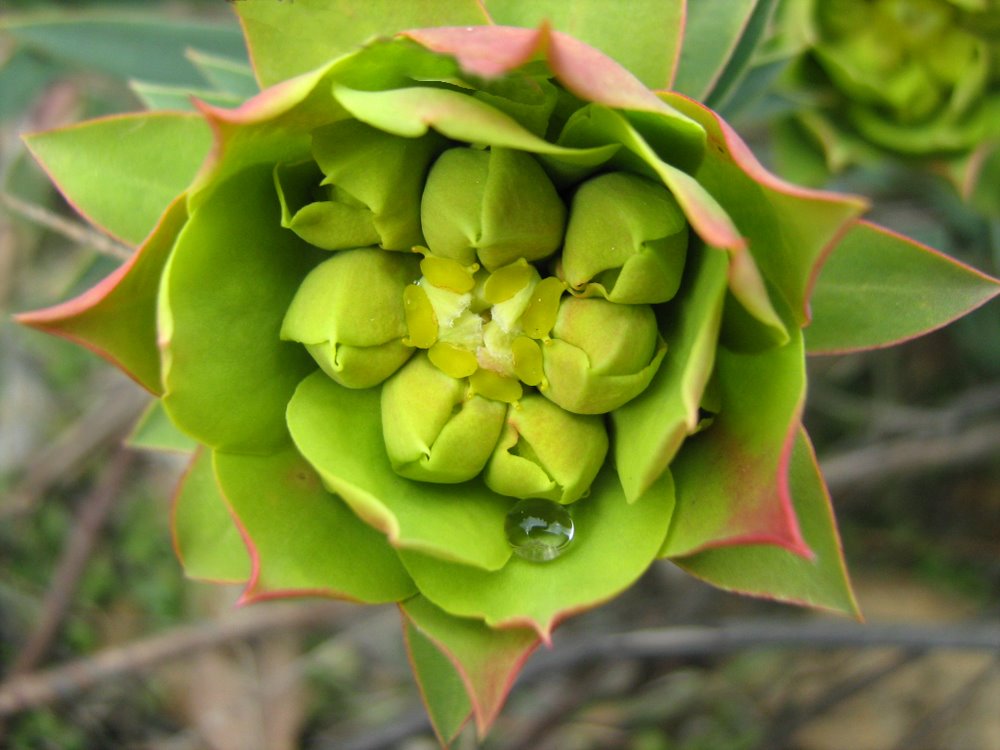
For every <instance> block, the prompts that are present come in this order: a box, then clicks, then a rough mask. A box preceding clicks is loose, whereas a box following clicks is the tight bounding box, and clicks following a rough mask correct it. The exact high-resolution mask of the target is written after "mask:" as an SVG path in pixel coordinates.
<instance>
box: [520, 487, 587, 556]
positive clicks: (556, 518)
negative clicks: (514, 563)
mask: <svg viewBox="0 0 1000 750" xmlns="http://www.w3.org/2000/svg"><path fill="white" fill-rule="evenodd" d="M504 530H505V531H506V532H507V541H508V542H510V546H511V547H513V548H514V553H515V554H517V555H519V556H520V557H523V558H524V559H525V560H530V561H531V562H546V561H548V560H554V559H555V558H557V557H559V555H561V554H562V553H563V552H564V551H565V550H566V547H567V546H568V545H569V543H570V542H571V541H572V540H573V518H572V516H570V514H569V511H567V510H566V508H565V507H564V506H562V505H559V504H558V503H553V502H551V501H550V500H541V499H538V498H528V499H527V500H522V501H521V502H519V503H518V504H517V505H515V506H514V507H513V508H512V509H511V511H510V512H509V513H508V514H507V521H506V523H505V525H504Z"/></svg>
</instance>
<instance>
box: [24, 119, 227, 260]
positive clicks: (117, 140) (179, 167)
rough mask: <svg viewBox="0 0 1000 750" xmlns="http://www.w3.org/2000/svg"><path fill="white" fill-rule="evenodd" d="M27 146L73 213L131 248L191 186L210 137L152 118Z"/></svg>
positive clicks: (197, 126)
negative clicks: (181, 193)
mask: <svg viewBox="0 0 1000 750" xmlns="http://www.w3.org/2000/svg"><path fill="white" fill-rule="evenodd" d="M25 142H26V143H27V144H28V148H29V149H30V150H31V152H32V154H34V156H35V158H36V159H38V161H39V162H40V163H41V165H42V167H43V168H44V169H45V171H46V172H48V174H49V176H50V177H51V178H52V181H53V182H55V183H56V185H57V186H58V187H59V189H60V190H61V191H62V193H63V195H65V196H66V200H68V201H69V202H70V203H71V204H72V205H73V206H74V208H76V210H77V211H79V212H80V213H81V214H83V215H84V216H85V217H87V219H88V220H89V221H90V222H92V223H93V224H95V225H97V226H98V227H101V228H103V229H105V230H106V231H107V232H109V233H110V234H112V235H114V236H115V237H118V238H120V239H122V240H124V241H125V242H127V243H129V244H132V245H134V244H138V243H139V242H141V241H142V240H143V239H144V238H145V237H146V235H147V234H149V232H150V230H151V229H152V228H153V226H154V225H155V224H156V220H157V219H158V218H159V217H160V214H162V213H163V210H164V209H165V208H166V207H167V205H168V204H169V203H170V202H171V201H172V200H173V199H174V198H176V197H177V195H178V194H180V192H181V191H183V190H184V189H185V188H187V186H188V185H189V184H190V182H191V180H192V179H193V178H194V176H195V173H196V172H197V171H198V167H199V166H200V165H201V163H202V161H203V160H204V158H205V156H206V154H208V150H209V146H210V145H211V131H210V129H209V127H208V125H207V123H206V122H205V121H204V120H203V119H202V118H200V117H197V116H195V115H186V114H178V113H169V112H157V113H147V114H131V115H114V116H112V117H105V118H102V119H99V120H90V121H88V122H84V123H81V124H79V125H72V126H70V127H68V128H62V129H59V130H49V131H46V132H44V133H36V134H34V135H29V136H27V137H26V138H25Z"/></svg>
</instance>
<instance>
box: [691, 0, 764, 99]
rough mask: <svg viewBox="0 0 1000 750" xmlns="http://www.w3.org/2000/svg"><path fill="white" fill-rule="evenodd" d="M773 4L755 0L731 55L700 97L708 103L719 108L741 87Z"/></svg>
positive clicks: (761, 37) (762, 36)
mask: <svg viewBox="0 0 1000 750" xmlns="http://www.w3.org/2000/svg"><path fill="white" fill-rule="evenodd" d="M703 1H704V0H702V2H703ZM776 5H777V0H757V2H756V4H755V5H754V8H753V12H752V13H751V15H750V18H749V19H747V22H746V26H745V27H744V29H743V34H742V36H740V39H739V42H738V43H737V44H736V48H735V49H734V50H733V54H732V56H731V57H730V58H729V61H728V62H727V63H726V66H725V67H724V68H723V69H722V71H721V72H720V73H719V76H718V78H717V79H716V81H715V85H714V86H712V89H711V91H709V92H707V94H706V97H705V99H704V100H703V101H704V102H705V104H707V105H708V106H709V107H712V108H714V109H719V107H720V105H721V104H722V103H724V102H725V101H726V100H727V99H728V98H729V97H730V96H731V95H732V94H734V92H736V91H737V90H739V89H742V88H743V84H745V82H746V78H747V75H748V72H749V71H748V68H749V66H750V63H751V61H752V60H753V58H754V55H755V53H756V52H757V48H758V46H759V45H760V44H761V42H762V41H763V40H764V36H765V33H766V32H767V30H768V25H769V23H770V21H771V16H772V15H773V13H774V8H775V6H776Z"/></svg>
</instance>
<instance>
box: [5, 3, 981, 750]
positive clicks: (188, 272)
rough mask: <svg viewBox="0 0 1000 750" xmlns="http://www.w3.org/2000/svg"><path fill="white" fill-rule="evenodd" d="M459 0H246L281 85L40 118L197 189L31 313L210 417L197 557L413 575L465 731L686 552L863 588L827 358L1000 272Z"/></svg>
mask: <svg viewBox="0 0 1000 750" xmlns="http://www.w3.org/2000/svg"><path fill="white" fill-rule="evenodd" d="M444 5H448V7H449V10H442V11H440V12H439V13H438V15H437V16H435V17H434V18H433V19H426V18H424V16H421V17H420V18H421V19H423V20H424V21H425V22H426V21H428V20H431V21H434V22H437V23H440V24H442V25H440V26H432V27H429V28H422V29H418V30H414V31H400V32H399V33H396V35H395V36H392V37H383V38H378V39H375V40H370V41H368V42H367V43H365V44H355V43H351V44H345V43H344V41H343V38H342V37H341V36H337V37H336V38H331V39H330V40H328V42H327V41H323V39H325V37H324V38H323V39H321V38H320V36H321V35H317V34H316V33H315V30H314V28H313V27H314V26H315V25H316V24H317V23H323V22H332V21H333V20H334V19H335V17H336V13H335V11H337V9H340V10H342V9H343V8H342V6H345V4H344V3H322V2H319V0H313V1H312V2H307V0H301V2H296V3H294V4H283V3H273V2H267V3H263V2H262V3H257V2H251V0H247V1H246V2H241V3H239V4H238V5H237V7H238V11H239V12H240V14H241V15H242V17H243V21H244V25H245V28H246V30H247V33H248V36H249V43H250V48H251V50H252V55H253V57H254V62H255V64H256V67H257V68H258V70H260V71H264V72H265V73H264V81H265V82H267V83H269V84H273V85H271V86H270V87H269V88H265V89H264V90H263V91H262V92H261V93H260V94H259V95H257V96H255V97H254V98H252V99H250V100H249V101H247V102H246V103H245V104H243V105H242V106H240V107H238V108H236V109H232V110H227V109H220V108H217V107H214V106H209V105H206V104H201V105H199V109H200V116H197V117H196V116H192V115H188V114H185V115H179V114H178V115H171V114H169V113H160V114H139V115H129V116H126V117H124V118H122V117H117V118H109V119H105V120H98V121H95V122H92V123H88V124H85V125H82V126H76V127H71V128H68V129H64V130H61V131H54V132H50V133H42V134H38V135H35V136H31V137H29V139H28V142H29V145H30V147H31V149H32V150H33V152H34V153H35V154H36V155H37V156H38V158H39V160H40V161H41V162H42V163H43V165H45V166H46V167H47V168H48V169H49V170H50V171H51V172H52V174H53V177H54V179H55V180H56V181H57V182H58V183H59V184H60V185H61V186H62V187H63V188H64V189H65V191H66V193H67V196H68V198H69V199H70V200H71V201H72V202H73V203H74V205H76V206H78V207H79V208H80V210H81V211H82V212H83V213H85V214H87V215H88V216H92V217H95V218H100V219H101V220H102V221H104V222H106V223H107V225H108V226H111V227H115V228H118V229H119V230H120V231H123V230H127V234H128V235H129V236H132V235H133V234H134V223H135V217H137V216H147V215H148V213H149V206H148V203H149V200H150V195H146V196H138V195H136V192H137V191H134V190H119V185H118V182H117V178H118V176H120V175H121V174H123V173H125V172H127V173H128V174H129V175H130V182H127V183H123V184H125V185H129V184H132V183H133V182H141V181H147V182H149V183H150V184H152V185H155V186H156V187H157V190H156V191H154V192H153V193H151V195H156V196H160V195H163V194H167V195H173V194H175V193H177V192H179V191H182V192H181V194H180V196H179V197H177V198H176V199H175V200H173V201H171V202H170V203H169V205H159V206H158V210H160V211H162V216H161V218H160V219H159V220H158V222H157V223H156V225H155V226H153V227H151V228H150V229H151V232H150V234H149V235H148V237H147V239H146V240H145V241H144V242H142V243H141V244H140V246H139V248H138V250H137V251H136V253H135V255H134V256H133V257H132V259H131V260H130V261H128V262H127V263H126V264H125V265H123V266H122V267H121V268H120V269H119V270H118V271H117V272H115V273H114V274H113V275H112V276H111V277H109V278H108V279H106V280H105V281H103V282H102V283H101V284H99V285H98V286H97V287H96V288H95V289H93V290H91V291H90V292H87V293H86V294H84V295H82V296H81V297H79V298H77V299H75V300H71V301H69V302H66V303H63V304H62V305H57V306H56V307H53V308H50V309H48V310H42V311H40V312H37V313H29V314H26V315H23V316H22V317H21V319H22V321H23V322H25V323H27V324H29V325H34V326H37V327H39V328H42V329H46V330H49V331H52V332H54V333H57V334H60V335H63V336H66V337H68V338H71V339H73V340H76V341H80V342H83V343H85V344H86V345H87V346H89V347H91V348H93V349H94V350H95V351H97V352H98V353H100V354H102V355H103V356H105V357H107V358H109V359H111V360H112V361H114V362H116V363H117V364H119V365H120V366H121V367H122V368H123V369H125V370H126V371H127V372H129V373H130V374H131V375H132V376H133V377H134V378H135V379H136V380H137V381H138V382H139V383H140V384H141V385H143V386H144V387H146V388H147V389H148V390H149V391H151V392H152V393H154V394H156V395H157V396H159V397H160V399H161V401H160V409H158V410H156V411H154V412H151V413H150V415H148V416H147V417H146V421H145V422H144V424H145V425H146V426H145V427H143V428H142V429H140V430H138V431H137V432H136V433H135V435H133V437H132V440H133V442H134V443H140V444H141V443H142V442H143V441H144V440H147V441H148V442H150V443H155V444H156V445H159V446H164V445H165V446H170V447H173V448H174V449H177V450H189V449H190V446H191V441H192V440H193V441H195V442H196V443H197V444H198V445H199V446H200V447H198V448H197V450H196V452H195V454H194V459H193V467H192V469H191V470H190V471H189V473H188V475H187V478H186V479H185V481H184V484H183V487H182V490H181V491H180V492H179V493H178V495H177V498H176V505H175V514H174V515H175V535H176V546H177V549H178V551H179V552H180V553H181V557H182V562H183V563H184V565H185V567H186V570H187V572H188V574H189V575H191V576H192V577H197V578H202V579H209V580H223V581H232V580H234V579H237V580H245V581H246V593H245V596H244V600H245V601H253V600H257V599H267V598H273V597H276V596H304V595H323V596H333V597H340V598H345V599H349V600H352V601H357V602H366V603H379V602H400V603H401V607H402V611H403V614H404V618H405V631H406V634H407V641H408V644H409V646H410V650H411V657H412V661H413V665H414V669H415V672H416V675H417V678H418V680H419V681H420V682H421V684H422V686H423V690H422V692H423V693H424V696H425V698H426V699H427V701H428V705H429V710H430V714H431V716H432V719H433V720H434V722H435V725H436V728H437V730H438V732H439V734H440V736H441V738H442V741H445V742H447V741H448V740H449V739H450V738H451V737H452V736H454V734H455V732H457V730H458V729H459V728H460V726H461V724H462V723H463V722H464V720H465V719H466V718H467V717H468V715H469V714H470V712H471V713H472V714H473V715H474V716H475V718H476V722H477V724H478V726H479V728H480V730H481V731H485V730H486V728H487V727H488V726H489V724H490V723H491V722H492V720H493V719H494V718H495V716H496V714H497V712H498V711H499V709H500V706H501V705H502V703H503V700H504V698H505V695H506V692H507V690H508V689H509V687H510V685H511V682H512V680H513V677H514V675H515V674H516V673H517V670H518V669H519V668H520V666H521V664H522V663H523V661H524V659H525V658H526V657H527V655H528V654H529V653H530V652H531V650H532V649H533V648H534V647H535V646H536V645H537V644H538V643H539V641H548V640H550V638H551V636H552V631H553V628H554V627H555V626H556V625H557V624H558V623H559V622H560V621H561V620H563V619H565V618H566V617H568V616H570V615H572V614H573V613H575V612H578V611H581V610H584V609H587V608H589V607H592V606H595V605H596V604H597V603H600V602H603V601H606V600H608V599H610V598H612V597H613V596H615V595H616V594H618V593H620V592H621V591H623V590H624V589H625V588H627V587H628V586H629V585H631V584H632V583H633V582H634V581H636V579H637V578H638V577H639V576H641V575H642V574H643V572H644V571H645V570H646V569H647V568H648V567H649V566H650V565H651V564H652V563H654V561H656V560H658V559H660V558H669V559H672V560H675V561H676V562H677V563H678V564H679V565H681V566H682V567H684V568H685V569H686V570H689V571H691V572H693V573H694V574H695V575H698V576H700V577H702V578H704V579H706V580H708V581H710V582H712V583H714V584H716V585H718V586H721V587H723V588H729V589H733V590H738V591H744V592H748V593H753V594H759V595H763V596H768V597H771V598H775V599H780V600H785V601H790V602H796V603H802V604H808V605H813V606H817V607H821V608H826V609H831V610H837V611H841V612H847V613H853V612H855V610H856V605H855V603H854V599H853V596H852V594H851V590H850V586H849V583H848V580H847V576H846V572H845V569H844V565H843V561H842V559H841V554H840V547H839V542H838V538H837V532H836V528H835V525H834V522H833V517H832V514H831V511H830V506H829V498H828V496H827V493H826V489H825V486H824V484H823V481H822V478H821V477H820V475H819V471H818V469H817V466H816V462H815V457H814V456H813V454H812V451H811V448H810V445H809V442H808V438H807V437H806V436H805V433H804V431H803V430H802V425H801V415H802V410H803V402H804V398H805V391H806V380H805V355H806V353H808V352H813V353H818V352H833V351H841V350H849V349H860V348H866V347H876V346H885V345H888V344H891V343H894V342H896V341H900V340H903V339H906V338H909V337H912V336H914V335H917V334H918V333H921V332H923V331H927V330H930V329H932V328H934V327H936V326H939V325H943V324H944V323H945V322H947V321H949V320H951V319H953V318H955V317H958V316H960V315H962V314H964V313H966V312H968V311H969V310H971V309H973V308H975V307H977V306H978V305H980V304H983V303H984V302H986V301H987V300H989V299H990V298H992V297H993V296H994V295H996V293H997V288H998V286H997V283H996V282H995V281H994V280H992V279H989V278H988V277H986V276H983V275H982V274H979V273H977V272H976V271H974V270H972V269H969V268H967V267H965V266H961V265H960V264H957V263H955V262H954V261H951V260H949V259H947V258H945V257H943V256H941V255H939V254H937V253H935V252H934V251H932V250H930V249H929V248H925V247H923V246H920V245H917V244H915V243H913V242H911V241H909V240H906V239H905V238H902V237H899V236H897V235H894V234H891V233H889V232H887V231H885V230H882V229H880V228H878V227H876V226H874V225H871V224H867V223H864V222H861V221H859V219H858V216H859V215H860V214H861V212H862V211H863V210H864V208H865V205H864V203H863V201H861V200H859V199H856V198H851V197H842V196H836V195H832V194H828V193H820V192H814V191H808V190H804V189H800V188H796V187H794V186H791V185H788V184H786V183H783V182H781V181H779V180H778V179H776V178H774V177H773V176H771V175H770V174H768V173H767V172H765V171H764V170H763V169H762V168H761V167H760V165H759V164H758V163H757V162H756V161H755V160H754V159H753V157H752V156H751V155H750V153H749V151H748V150H747V148H746V146H745V145H744V144H743V143H742V142H741V141H740V140H739V138H738V137H737V136H736V135H735V134H734V133H733V132H732V131H731V130H730V128H729V127H728V126H727V125H726V124H725V123H724V122H722V121H721V120H720V119H719V117H718V116H717V115H715V114H714V113H713V112H711V111H710V110H708V109H706V108H705V107H703V106H702V105H700V104H697V103H695V102H694V101H692V100H690V99H687V98H685V97H683V96H680V95H677V94H672V93H667V92H659V93H653V92H652V91H650V90H649V89H647V88H646V87H645V86H644V85H643V84H642V83H641V82H640V81H639V79H637V78H636V77H634V76H633V75H632V74H631V73H630V72H629V71H628V70H626V69H625V68H622V67H620V66H619V65H618V64H617V63H615V62H614V61H613V60H612V59H611V58H610V57H608V56H606V55H605V54H603V53H602V52H599V51H597V50H596V49H594V48H592V47H589V46H587V45H585V44H583V43H581V42H579V41H577V40H575V39H573V38H571V37H569V36H566V35H564V34H562V33H559V32H558V31H554V30H552V29H551V28H550V27H548V26H545V25H543V26H541V27H540V28H538V29H529V28H514V27H504V26H494V25H491V24H490V19H489V18H488V17H486V16H484V15H483V11H482V8H483V6H482V5H480V4H479V3H472V2H470V3H451V4H444ZM500 5H502V6H503V8H504V9H505V10H504V13H507V14H515V15H516V11H517V8H518V7H520V6H518V4H517V3H513V2H510V3H501V4H500ZM375 6H377V7H382V4H380V3H375ZM359 7H360V6H359ZM365 7H366V8H367V6H365ZM386 7H389V6H386ZM392 7H393V8H396V7H397V6H392ZM421 7H423V4H421ZM587 7H588V8H589V7H590V6H589V5H588V6H587ZM595 7H596V6H595ZM383 10H385V8H383ZM307 11H309V12H307ZM338 12H339V11H338ZM371 12H372V13H373V14H377V9H376V10H372V11H371ZM398 12H399V13H402V14H403V17H405V19H404V20H401V21H400V22H399V23H400V26H399V27H398V28H391V29H386V28H382V27H379V28H377V29H376V28H371V29H369V28H368V27H367V26H365V24H362V26H363V27H364V28H365V29H366V30H367V31H366V32H365V33H368V32H369V31H382V32H397V31H399V28H404V26H403V25H402V24H404V23H410V22H412V19H410V17H409V16H407V15H406V13H404V12H403V11H398ZM581 12H583V11H581ZM586 12H591V11H586ZM359 13H360V14H361V15H362V16H363V15H364V13H363V12H361V11H359ZM477 13H478V14H479V17H478V21H477V20H475V19H476V18H477V16H476V14H477ZM279 15H280V19H279V18H278V16H279ZM470 16H472V20H470ZM374 17H375V16H372V17H370V18H369V20H372V18H374ZM519 17H520V16H519ZM386 18H389V19H391V18H396V16H392V15H390V16H386ZM473 22H474V23H479V24H480V25H473V26H468V25H467V24H469V23H473ZM447 24H454V25H447ZM275 28H282V29H284V30H287V36H284V35H283V36H281V37H275V36H274V35H273V33H272V32H273V29H275ZM359 28H360V27H359ZM583 28H587V29H591V30H592V31H593V29H594V28H596V27H595V26H594V24H584V25H583ZM597 37H598V38H600V39H603V40H604V46H605V49H606V51H608V52H610V53H612V54H613V53H614V52H615V51H616V50H615V44H616V42H615V41H614V39H610V40H609V39H608V37H607V36H601V35H600V34H597ZM356 41H360V40H356ZM326 43H329V45H330V46H329V48H323V45H324V44H326ZM617 44H620V45H625V41H624V40H620V41H619V42H618V43H617ZM300 45H304V47H305V48H302V47H301V46H300ZM609 47H610V49H609ZM324 49H325V51H326V52H327V55H326V57H330V58H332V60H331V61H330V62H328V63H326V64H324V65H322V66H320V67H318V68H315V69H311V70H301V69H299V68H297V67H296V63H295V60H298V59H304V60H313V61H315V60H316V59H324V56H323V52H324ZM626 57H628V56H627V55H626ZM293 58H294V59H293ZM671 59H673V58H671ZM653 62H655V61H653ZM661 62H663V63H664V65H670V64H675V63H670V62H669V61H661ZM647 63H650V65H651V61H647ZM652 67H655V66H652ZM671 70H672V69H671ZM275 71H283V73H282V75H280V76H278V75H277V74H276V73H275ZM647 72H648V71H647ZM269 76H276V77H275V78H269ZM285 77H287V79H285V80H283V78H285ZM147 123H153V124H155V126H156V127H155V128H151V127H143V125H144V124H147ZM191 133H196V134H198V137H191V135H190V134H191ZM147 135H151V136H155V137H154V140H153V141H152V142H150V144H149V147H150V149H151V150H153V151H158V149H159V147H160V144H164V143H168V144H172V145H173V147H174V148H177V149H180V150H181V151H183V150H184V148H185V146H184V144H189V152H188V153H184V154H182V156H183V158H182V159H180V158H179V159H178V160H177V162H176V164H175V167H176V168H175V169H173V170H169V171H166V172H164V171H163V170H162V169H161V168H160V163H161V159H160V158H153V157H151V158H150V159H149V160H148V161H144V160H143V159H141V158H137V157H136V154H141V153H143V148H142V139H143V138H144V137H146V136H147ZM209 135H210V137H211V139H212V144H211V148H210V149H209V148H208V147H207V145H206V143H205V140H206V138H207V137H208V136H209ZM203 157H204V162H203V164H202V166H201V167H200V170H198V171H197V173H196V174H193V173H192V172H194V168H193V166H192V167H190V168H189V169H188V170H187V172H188V173H187V174H185V175H183V180H181V179H179V178H178V176H177V174H176V172H177V170H178V169H180V166H178V165H181V164H185V163H186V164H194V163H197V161H198V160H199V159H201V158H203ZM188 183H190V184H188ZM185 185H187V187H186V188H185ZM112 198H113V199H114V200H111V199H112ZM160 202H161V203H164V202H165V199H164V200H161V201H160ZM130 217H131V219H130ZM827 258H829V267H830V269H831V273H830V275H829V280H827V278H828V277H827V275H826V274H823V273H820V268H821V266H822V264H823V262H824V261H825V260H826V259H827ZM872 269H877V270H876V271H873V270H872ZM942 279H946V280H947V284H943V285H942V284H940V283H939V282H940V281H941V280H942ZM814 292H815V294H814ZM811 299H812V300H813V301H814V304H813V305H812V308H811V309H810V300H811ZM811 316H812V317H814V318H815V323H814V327H815V330H816V332H817V333H816V336H815V339H813V337H812V335H811V331H812V330H814V329H813V328H811V327H810V326H809V323H810V319H811ZM847 324H849V325H847ZM169 424H173V425H174V426H175V427H176V428H177V429H178V430H179V431H180V433H183V435H184V436H185V437H184V438H172V437H171V436H170V435H169V426H168V425H169ZM154 428H155V429H154ZM663 605H664V606H665V607H667V606H670V602H664V603H663Z"/></svg>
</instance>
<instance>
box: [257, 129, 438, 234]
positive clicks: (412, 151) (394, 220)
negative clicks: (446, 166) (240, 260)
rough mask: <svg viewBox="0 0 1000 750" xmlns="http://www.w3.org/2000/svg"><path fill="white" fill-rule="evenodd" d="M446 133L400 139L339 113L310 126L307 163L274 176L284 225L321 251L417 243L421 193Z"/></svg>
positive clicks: (282, 170) (287, 168)
mask: <svg viewBox="0 0 1000 750" xmlns="http://www.w3.org/2000/svg"><path fill="white" fill-rule="evenodd" d="M443 144H444V139H442V138H441V137H440V136H438V135H436V134H434V133H433V132H432V133H429V134H428V135H426V136H424V137H421V138H401V137H399V136H395V135H390V134H389V133H385V132H383V131H381V130H376V129H375V128H373V127H370V126H368V125H365V124H364V123H362V122H359V121H357V120H342V121H340V122H336V123H333V124H332V125H327V126H325V127H322V128H319V129H318V130H315V131H313V134H312V151H313V157H314V159H315V164H317V165H318V166H319V169H316V167H315V166H314V165H313V162H311V161H310V162H309V163H308V164H302V165H293V166H290V167H289V166H281V167H279V169H278V171H277V172H276V175H275V181H276V183H277V185H278V193H279V196H280V198H281V206H282V226H285V227H288V228H289V229H291V230H292V231H294V232H295V233H296V234H298V235H299V236H300V237H301V238H302V239H304V240H305V241H306V242H309V243H310V244H313V245H315V246H316V247H321V248H323V249H324V250H342V249H345V248H351V247H364V246H367V245H378V246H380V247H382V248H384V249H386V250H409V249H410V248H412V247H413V246H414V245H419V244H421V243H423V235H422V234H421V231H420V192H421V189H422V187H423V183H424V179H425V177H426V176H427V169H428V167H429V166H430V163H431V160H432V159H433V158H434V156H435V155H436V154H437V153H438V152H439V151H440V150H441V148H442V147H443Z"/></svg>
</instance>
